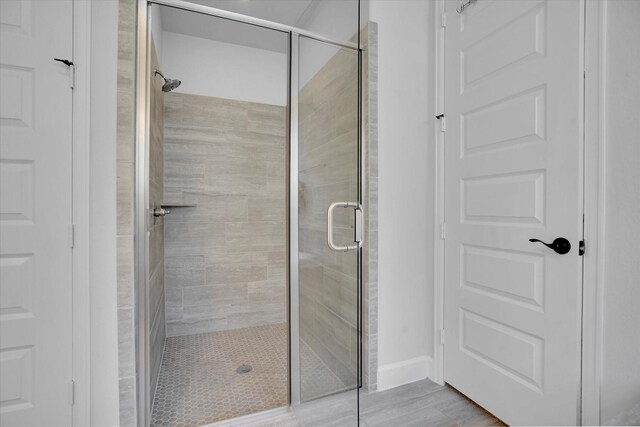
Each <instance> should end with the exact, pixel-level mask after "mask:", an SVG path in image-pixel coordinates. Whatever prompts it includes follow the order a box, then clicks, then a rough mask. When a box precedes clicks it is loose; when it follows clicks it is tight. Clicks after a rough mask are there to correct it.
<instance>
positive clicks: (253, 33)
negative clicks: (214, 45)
mask: <svg viewBox="0 0 640 427" xmlns="http://www.w3.org/2000/svg"><path fill="white" fill-rule="evenodd" d="M313 2H314V0H191V3H198V4H202V5H205V6H211V7H215V8H217V9H224V10H228V11H230V12H235V13H241V14H243V15H249V16H253V17H256V18H261V19H266V20H268V21H273V22H278V23H281V24H285V25H291V26H296V24H298V23H299V22H300V21H301V19H302V18H303V17H304V15H305V12H306V11H307V10H308V9H309V10H310V9H311V6H312V4H313ZM154 7H160V8H161V20H162V29H163V31H170V32H173V33H179V34H185V35H189V36H193V37H200V38H205V39H210V40H217V41H220V42H225V43H233V44H239V45H243V46H249V47H255V48H258V49H266V50H271V51H275V52H283V53H284V52H286V51H287V48H288V43H287V38H286V36H285V35H284V34H283V33H281V32H278V31H274V30H268V29H265V28H261V27H255V26H252V25H248V24H243V23H240V22H235V21H230V20H226V19H221V18H216V17H213V16H209V15H203V14H199V13H193V12H188V11H184V10H180V9H175V8H171V7H166V6H155V5H154Z"/></svg>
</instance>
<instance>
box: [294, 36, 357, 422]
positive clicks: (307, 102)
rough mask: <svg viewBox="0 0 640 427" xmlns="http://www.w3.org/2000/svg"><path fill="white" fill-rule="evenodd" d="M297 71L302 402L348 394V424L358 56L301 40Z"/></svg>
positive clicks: (353, 391) (353, 341)
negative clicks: (329, 228) (329, 229)
mask: <svg viewBox="0 0 640 427" xmlns="http://www.w3.org/2000/svg"><path fill="white" fill-rule="evenodd" d="M298 67H299V82H298V83H299V87H298V88H299V90H298V123H299V125H298V133H299V135H298V141H299V142H298V163H299V172H298V193H299V194H298V217H299V223H298V230H299V239H298V240H299V301H300V303H299V304H300V399H301V401H302V402H306V401H309V400H312V399H317V398H319V397H324V396H328V395H332V394H336V393H339V392H346V393H342V395H343V397H344V399H342V400H340V405H339V407H340V408H342V409H341V410H342V413H341V414H340V415H338V414H337V413H336V414H335V415H336V416H339V417H341V418H344V419H345V421H346V422H347V424H349V420H350V419H351V418H350V417H351V416H350V415H349V412H350V411H352V412H353V414H352V415H353V418H352V419H353V422H354V423H355V422H357V398H356V397H357V389H358V383H359V377H360V366H359V362H360V345H359V342H360V333H359V321H358V318H359V296H360V295H359V280H360V277H359V252H360V249H359V247H358V245H357V244H355V243H354V233H355V210H356V208H357V207H358V206H359V191H358V189H359V185H360V181H359V170H360V169H359V158H360V156H359V149H360V148H359V143H358V139H359V135H358V126H359V114H358V51H357V50H353V49H347V48H341V47H339V46H335V45H331V44H327V43H324V42H320V41H317V40H313V39H309V38H306V37H300V39H299V63H298ZM336 202H339V204H338V205H334V208H333V209H332V210H331V211H332V214H331V215H328V211H329V210H330V206H332V204H334V203H336ZM328 221H331V223H332V227H331V228H332V229H333V230H332V233H328V229H327V228H328ZM331 246H333V247H331ZM347 247H349V250H345V249H346V248H347ZM352 405H353V406H352ZM329 408H331V406H329V407H325V409H326V410H329ZM334 409H336V408H334ZM345 411H346V412H345Z"/></svg>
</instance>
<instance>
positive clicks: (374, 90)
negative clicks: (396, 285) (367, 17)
mask: <svg viewBox="0 0 640 427" xmlns="http://www.w3.org/2000/svg"><path fill="white" fill-rule="evenodd" d="M361 40H363V41H364V42H363V43H364V45H365V51H364V54H363V64H362V67H363V83H364V85H363V98H364V100H363V114H364V119H365V135H364V139H365V153H364V155H365V195H364V197H365V204H364V208H365V215H364V219H365V227H364V231H365V240H364V245H363V251H364V253H363V259H364V265H363V269H364V272H363V273H364V274H363V275H364V283H363V288H364V292H363V293H364V295H363V298H364V301H363V313H364V316H363V317H364V319H363V323H364V325H363V326H364V329H363V345H364V351H363V365H364V366H363V367H362V368H363V369H362V373H363V383H364V387H365V389H366V390H367V391H370V392H371V391H375V390H376V389H377V384H378V380H377V376H378V375H377V374H378V125H377V124H378V41H377V40H378V24H376V23H375V22H369V23H368V24H367V26H366V27H365V28H364V29H363V30H362V34H361Z"/></svg>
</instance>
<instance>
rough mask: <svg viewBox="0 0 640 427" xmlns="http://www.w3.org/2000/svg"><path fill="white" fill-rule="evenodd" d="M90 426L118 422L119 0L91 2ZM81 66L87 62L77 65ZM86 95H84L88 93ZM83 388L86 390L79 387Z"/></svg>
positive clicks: (99, 426) (96, 426)
mask: <svg viewBox="0 0 640 427" xmlns="http://www.w3.org/2000/svg"><path fill="white" fill-rule="evenodd" d="M90 55H91V64H90V66H91V71H90V77H89V78H90V88H89V90H90V137H91V142H90V144H91V154H90V156H91V159H90V175H91V177H90V182H89V185H90V202H89V203H90V205H89V206H87V207H82V209H83V210H84V209H87V208H88V209H89V216H90V219H89V221H90V230H89V239H90V247H89V256H90V270H91V272H90V275H91V277H90V280H91V282H90V285H91V425H92V426H95V427H101V426H105V427H106V426H114V425H117V424H118V423H119V412H118V409H119V403H118V402H119V394H118V393H119V391H118V328H117V326H118V322H117V286H116V283H117V277H116V272H117V267H116V234H117V233H116V217H117V215H116V113H117V102H116V92H117V65H118V61H117V59H118V2H117V1H113V0H112V1H94V2H92V3H91V50H90ZM77 66H78V68H80V67H82V64H77ZM86 95H87V94H85V96H86ZM79 392H80V393H83V392H82V391H79Z"/></svg>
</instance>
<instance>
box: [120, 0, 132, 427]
mask: <svg viewBox="0 0 640 427" xmlns="http://www.w3.org/2000/svg"><path fill="white" fill-rule="evenodd" d="M136 10H137V8H136V2H135V1H134V0H119V6H118V93H117V105H118V115H117V126H118V130H117V141H116V144H117V146H116V156H117V159H116V167H117V182H116V188H117V201H116V202H117V242H118V247H117V252H118V253H117V259H118V267H117V268H118V276H117V277H118V279H117V280H118V283H117V286H118V301H117V304H118V359H119V360H118V362H119V387H120V425H121V426H122V427H133V426H135V425H136V423H137V422H136V420H137V414H136V371H135V330H136V328H135V316H134V270H133V265H134V239H133V189H134V186H133V184H134V146H135V140H134V135H135V119H134V111H135V104H134V103H135V85H134V82H135V42H136V34H135V29H136V24H135V23H136Z"/></svg>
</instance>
